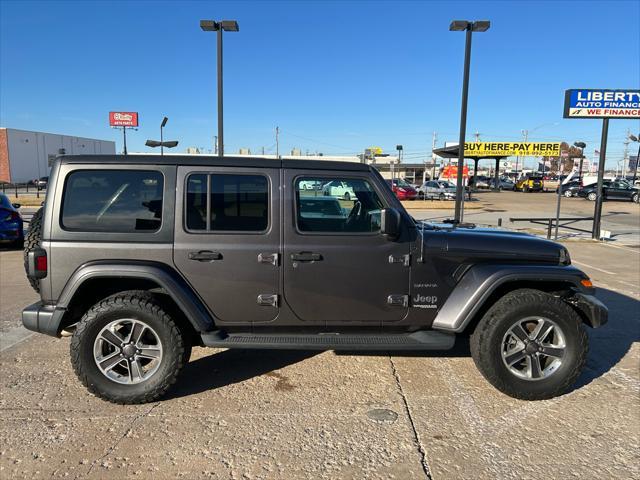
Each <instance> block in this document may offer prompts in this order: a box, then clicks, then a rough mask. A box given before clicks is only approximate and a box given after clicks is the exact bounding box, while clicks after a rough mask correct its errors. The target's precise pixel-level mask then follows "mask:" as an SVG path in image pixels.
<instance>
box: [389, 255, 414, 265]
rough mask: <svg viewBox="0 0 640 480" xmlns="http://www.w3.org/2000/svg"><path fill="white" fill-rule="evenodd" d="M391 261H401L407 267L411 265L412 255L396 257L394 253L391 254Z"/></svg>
mask: <svg viewBox="0 0 640 480" xmlns="http://www.w3.org/2000/svg"><path fill="white" fill-rule="evenodd" d="M389 263H401V264H402V265H403V266H405V267H410V266H411V255H410V254H406V255H400V256H398V257H394V256H393V255H389Z"/></svg>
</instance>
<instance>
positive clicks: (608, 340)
mask: <svg viewBox="0 0 640 480" xmlns="http://www.w3.org/2000/svg"><path fill="white" fill-rule="evenodd" d="M596 296H597V297H598V298H599V299H600V301H602V303H604V304H605V305H606V306H607V307H608V308H609V321H608V322H607V324H606V325H603V326H602V327H600V328H588V329H587V331H588V332H589V356H588V357H587V364H586V366H585V368H584V370H583V371H582V375H580V378H578V381H577V382H576V385H575V389H579V388H581V387H583V386H585V385H588V384H589V383H591V382H592V381H593V380H595V379H597V378H598V377H601V376H602V375H604V374H605V373H607V372H608V371H609V370H611V369H612V368H613V367H615V366H616V365H617V364H618V362H620V360H622V359H623V358H624V356H625V355H626V354H627V352H628V351H629V349H630V348H631V346H632V345H633V343H635V342H640V301H638V300H636V299H635V298H632V297H629V296H627V295H623V294H621V293H618V292H615V291H613V290H609V289H606V288H598V289H597V293H596Z"/></svg>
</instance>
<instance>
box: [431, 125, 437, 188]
mask: <svg viewBox="0 0 640 480" xmlns="http://www.w3.org/2000/svg"><path fill="white" fill-rule="evenodd" d="M437 143H438V134H437V133H436V132H433V136H432V137H431V162H432V163H433V175H431V180H433V179H435V178H436V154H435V153H433V151H434V150H435V149H436V144H437Z"/></svg>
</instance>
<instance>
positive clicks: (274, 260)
mask: <svg viewBox="0 0 640 480" xmlns="http://www.w3.org/2000/svg"><path fill="white" fill-rule="evenodd" d="M278 258H279V255H278V254H277V253H259V254H258V262H260V263H270V264H271V265H273V266H274V267H277V266H278Z"/></svg>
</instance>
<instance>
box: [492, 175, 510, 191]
mask: <svg viewBox="0 0 640 480" xmlns="http://www.w3.org/2000/svg"><path fill="white" fill-rule="evenodd" d="M515 186H516V184H515V183H514V182H513V180H511V179H510V178H509V177H500V178H499V179H498V190H513V189H514V187H515ZM489 188H496V179H495V178H491V179H490V180H489Z"/></svg>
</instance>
